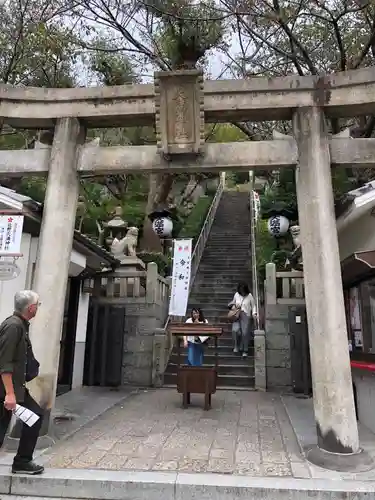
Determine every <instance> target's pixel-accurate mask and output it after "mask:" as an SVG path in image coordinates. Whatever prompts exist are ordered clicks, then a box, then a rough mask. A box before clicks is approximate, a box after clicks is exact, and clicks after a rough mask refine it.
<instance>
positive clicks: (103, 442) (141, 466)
mask: <svg viewBox="0 0 375 500" xmlns="http://www.w3.org/2000/svg"><path fill="white" fill-rule="evenodd" d="M202 403H203V401H202V397H200V396H199V395H195V396H193V397H192V406H191V407H190V408H189V409H186V410H183V409H182V408H181V396H180V395H178V394H177V393H176V390H174V389H159V390H150V391H142V392H140V393H138V394H134V395H132V396H130V397H128V399H126V400H125V401H124V402H123V403H122V404H120V405H117V406H115V407H113V408H112V409H110V410H108V411H107V412H106V413H105V414H103V415H102V416H101V417H99V418H98V419H96V420H95V421H93V422H92V423H91V424H89V425H87V426H86V427H85V428H84V429H82V430H81V431H80V432H79V433H77V434H75V435H73V436H72V437H71V438H69V439H68V440H66V441H64V442H61V443H60V444H58V445H56V446H55V447H54V448H52V449H51V450H49V451H48V452H47V454H46V455H45V456H44V457H43V459H44V462H45V465H46V466H47V467H51V468H69V469H104V470H124V471H126V470H128V471H129V470H138V471H176V472H189V473H205V472H212V473H221V474H233V475H247V476H253V477H254V476H255V477H264V476H266V477H267V476H268V477H272V476H286V477H294V478H305V479H307V478H334V479H365V480H366V479H375V471H371V472H368V473H361V474H356V475H355V474H347V473H346V474H344V473H335V472H331V471H326V470H324V469H320V468H319V467H315V466H312V465H311V464H309V463H307V462H306V461H305V459H304V456H303V453H302V451H301V450H302V448H303V447H304V446H305V445H308V444H314V443H315V442H316V436H315V425H314V419H313V413H312V400H311V399H310V400H301V399H297V398H296V397H294V396H289V397H288V396H287V397H284V398H283V397H281V396H280V395H277V394H272V393H259V392H247V391H218V392H217V393H216V395H215V396H214V397H213V407H212V409H211V410H210V411H208V412H205V411H204V410H203V409H202ZM291 422H292V423H291ZM292 424H293V425H292ZM361 432H362V437H364V438H365V440H366V443H365V444H366V449H367V451H368V452H370V453H371V454H373V455H374V457H375V436H374V435H373V434H372V433H370V432H369V431H367V430H366V429H361ZM296 434H297V436H298V437H299V439H297V437H296Z"/></svg>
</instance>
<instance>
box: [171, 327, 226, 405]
mask: <svg viewBox="0 0 375 500" xmlns="http://www.w3.org/2000/svg"><path fill="white" fill-rule="evenodd" d="M169 331H170V333H171V334H172V335H173V337H177V356H178V358H177V392H178V393H180V394H181V393H182V407H183V408H187V407H188V405H189V404H190V394H204V409H205V410H209V409H210V408H211V396H212V394H215V392H216V386H217V375H218V365H219V362H218V338H219V336H220V335H221V334H222V333H223V329H222V328H221V327H218V326H213V325H207V324H201V323H196V324H194V323H177V324H176V323H172V324H170V325H169ZM189 336H194V337H196V336H205V337H212V338H214V341H215V366H213V367H210V366H190V365H187V364H183V363H181V346H180V341H181V338H182V337H189ZM207 342H209V340H207Z"/></svg>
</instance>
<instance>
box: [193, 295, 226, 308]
mask: <svg viewBox="0 0 375 500" xmlns="http://www.w3.org/2000/svg"><path fill="white" fill-rule="evenodd" d="M232 298H233V292H232V291H230V292H229V293H226V294H225V296H217V295H209V296H201V295H199V294H196V293H193V294H192V296H191V297H190V300H191V302H189V307H190V304H191V307H194V306H195V305H196V306H197V307H205V308H207V307H210V306H213V305H216V306H217V307H220V308H223V307H227V306H228V303H229V302H230V301H231V300H232Z"/></svg>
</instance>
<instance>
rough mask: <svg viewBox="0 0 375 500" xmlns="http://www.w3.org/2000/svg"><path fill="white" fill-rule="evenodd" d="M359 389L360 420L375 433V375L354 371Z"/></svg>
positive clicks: (355, 382) (354, 377) (356, 385)
mask: <svg viewBox="0 0 375 500" xmlns="http://www.w3.org/2000/svg"><path fill="white" fill-rule="evenodd" d="M353 382H354V385H355V387H356V389H357V405H358V420H359V421H360V422H361V424H363V425H365V426H366V427H367V428H368V429H370V431H372V432H374V433H375V418H374V408H375V373H371V372H364V371H363V370H353Z"/></svg>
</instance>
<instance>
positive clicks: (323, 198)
mask: <svg viewBox="0 0 375 500" xmlns="http://www.w3.org/2000/svg"><path fill="white" fill-rule="evenodd" d="M293 129H294V136H295V138H296V141H297V145H298V151H299V164H298V166H297V171H296V185H297V200H298V213H299V222H300V230H301V241H302V251H303V264H304V281H305V295H306V312H307V319H308V327H309V344H310V356H311V371H312V380H313V396H314V413H315V421H316V429H317V435H318V447H317V448H312V449H310V450H308V451H307V456H308V458H309V459H310V460H311V461H312V462H314V463H316V464H317V465H320V466H323V467H325V468H329V469H334V470H338V468H339V469H340V467H341V469H342V470H345V469H347V470H351V471H353V470H356V469H357V470H364V469H367V468H369V467H370V466H371V461H370V462H369V463H367V462H368V457H367V456H365V454H364V453H362V452H361V450H360V448H359V439H358V427H357V419H356V412H355V406H354V398H353V390H352V377H351V369H350V359H349V349H348V336H347V327H346V317H345V308H344V297H343V290H342V280H341V270H340V257H339V245H338V240H337V230H336V218H335V213H334V202H333V190H332V180H331V161H330V152H329V142H328V136H327V133H326V125H325V117H324V113H323V111H322V110H321V109H320V108H318V107H308V108H298V109H297V111H296V112H295V114H294V117H293ZM338 457H340V460H341V461H342V464H341V466H340V464H338V461H337V460H338ZM342 457H344V458H342ZM353 461H354V462H353ZM349 462H350V463H349Z"/></svg>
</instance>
